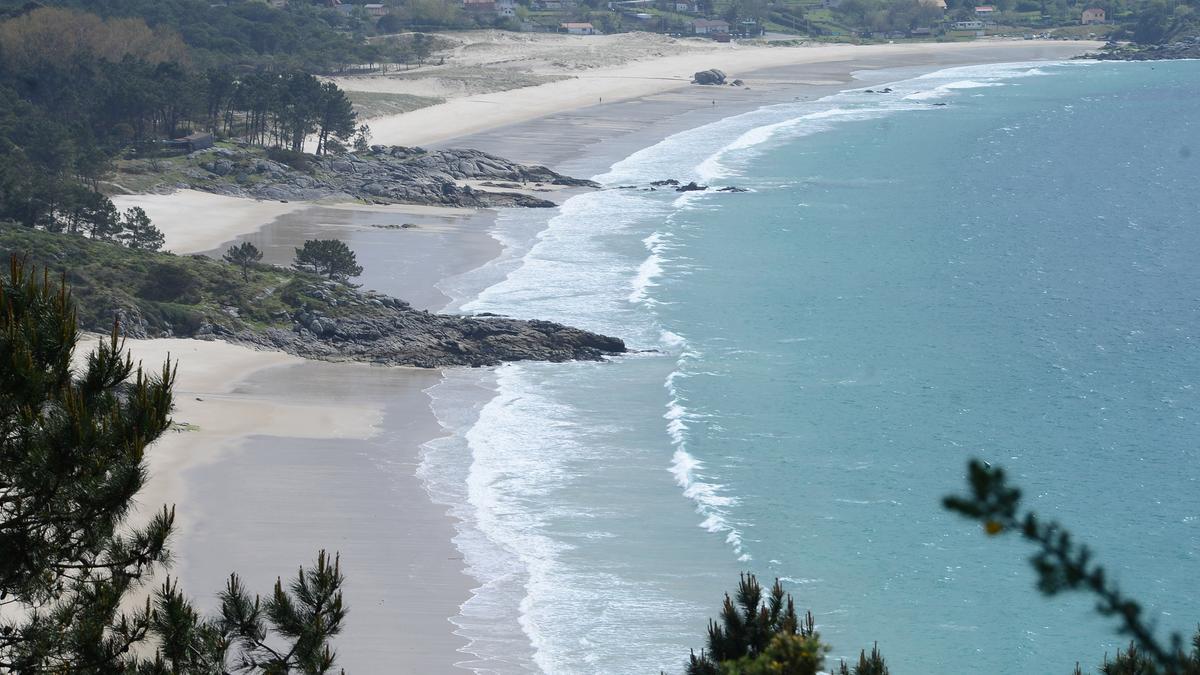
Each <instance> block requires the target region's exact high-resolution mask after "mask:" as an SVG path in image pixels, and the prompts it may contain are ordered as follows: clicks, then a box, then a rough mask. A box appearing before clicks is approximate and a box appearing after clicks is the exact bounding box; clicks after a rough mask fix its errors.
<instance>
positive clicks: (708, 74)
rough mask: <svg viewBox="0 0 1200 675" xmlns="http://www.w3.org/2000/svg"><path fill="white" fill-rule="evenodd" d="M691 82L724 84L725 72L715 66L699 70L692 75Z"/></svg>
mask: <svg viewBox="0 0 1200 675" xmlns="http://www.w3.org/2000/svg"><path fill="white" fill-rule="evenodd" d="M692 84H725V73H723V72H722V71H720V70H717V69H716V68H709V69H708V70H701V71H699V72H697V73H696V74H695V75H693V76H692Z"/></svg>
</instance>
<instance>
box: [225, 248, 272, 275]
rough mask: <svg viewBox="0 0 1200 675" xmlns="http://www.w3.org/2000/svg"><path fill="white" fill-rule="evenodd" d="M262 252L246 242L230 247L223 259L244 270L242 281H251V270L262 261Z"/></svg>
mask: <svg viewBox="0 0 1200 675" xmlns="http://www.w3.org/2000/svg"><path fill="white" fill-rule="evenodd" d="M262 257H263V254H262V251H260V250H258V247H257V246H255V245H254V244H251V243H250V242H248V241H244V242H242V243H240V244H238V245H237V246H230V247H229V249H228V250H227V251H225V255H223V256H221V258H222V259H223V260H224V261H225V262H227V263H229V264H231V265H237V266H238V267H240V268H242V280H243V281H249V280H250V268H251V267H252V266H253V265H254V264H255V263H257V262H259V261H260V260H262Z"/></svg>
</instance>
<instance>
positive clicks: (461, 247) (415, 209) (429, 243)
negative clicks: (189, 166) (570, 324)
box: [208, 205, 501, 311]
mask: <svg viewBox="0 0 1200 675" xmlns="http://www.w3.org/2000/svg"><path fill="white" fill-rule="evenodd" d="M494 218H495V213H494V212H492V211H477V210H474V209H451V208H441V207H421V206H407V205H398V206H365V205H364V206H359V205H334V206H323V205H322V206H319V205H312V206H309V207H307V208H305V209H304V210H301V211H295V212H292V213H288V214H285V215H282V216H280V217H278V218H275V219H274V220H272V221H271V222H270V223H268V224H266V225H264V226H263V227H262V228H261V229H258V230H255V231H254V232H251V233H247V234H243V235H242V236H239V237H237V238H236V239H234V240H233V241H231V242H227V243H225V244H222V246H220V247H218V248H215V249H212V250H210V251H208V254H209V255H220V253H221V251H224V250H225V249H226V248H228V247H229V246H230V245H233V244H236V243H239V242H242V241H249V242H252V243H253V244H254V245H255V246H257V247H258V248H259V250H261V251H262V252H263V262H264V263H267V264H271V265H284V266H286V265H290V264H291V263H292V260H293V259H294V258H295V254H296V248H298V247H300V246H302V245H303V244H304V241H305V240H306V239H316V238H322V239H338V240H341V241H345V242H346V243H347V244H348V245H349V246H350V248H352V249H354V251H355V254H356V256H357V258H358V264H360V265H362V267H363V274H362V276H360V277H358V278H357V279H355V280H354V281H355V283H357V284H360V285H362V287H363V289H371V290H376V291H379V292H381V293H386V294H388V295H391V296H394V297H397V298H401V299H403V300H406V301H408V302H409V303H411V304H412V305H413V306H414V307H416V308H418V309H427V310H430V311H437V310H440V309H441V308H443V307H445V306H446V305H447V304H449V303H450V301H451V298H450V297H449V296H447V295H446V294H445V293H444V292H443V291H442V290H440V289H439V288H438V286H437V284H438V282H439V281H441V280H442V279H446V278H448V277H452V276H455V275H458V274H462V273H463V272H467V271H470V270H473V269H475V268H477V267H479V266H481V265H483V264H485V263H487V262H488V261H489V260H492V259H493V258H495V257H496V256H498V255H499V254H500V251H501V247H500V244H499V243H497V242H496V240H495V239H493V238H492V237H491V235H489V234H488V229H489V227H490V225H491V223H492V221H493V219H494ZM406 225H407V226H409V227H405V226H406Z"/></svg>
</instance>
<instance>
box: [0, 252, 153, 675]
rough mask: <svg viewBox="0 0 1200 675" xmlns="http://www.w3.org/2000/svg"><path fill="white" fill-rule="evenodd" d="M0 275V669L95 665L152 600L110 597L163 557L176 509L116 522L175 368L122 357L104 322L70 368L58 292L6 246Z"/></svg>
mask: <svg viewBox="0 0 1200 675" xmlns="http://www.w3.org/2000/svg"><path fill="white" fill-rule="evenodd" d="M7 277H8V278H7V279H4V280H3V282H0V503H2V504H3V509H2V510H0V603H2V604H3V606H4V609H5V610H7V611H6V612H5V616H6V617H8V618H7V620H6V621H5V623H4V626H3V629H0V668H4V669H9V670H13V671H37V670H43V669H52V670H57V671H60V672H67V671H69V672H89V671H98V670H104V669H105V668H107V667H109V666H111V665H112V664H114V663H117V662H120V661H121V660H122V659H124V658H125V653H126V650H127V649H128V647H129V646H130V645H132V644H134V643H136V642H138V641H139V640H141V639H142V638H143V637H144V635H145V632H146V631H147V629H148V627H149V618H150V611H149V610H148V609H142V610H137V611H134V612H132V613H130V614H123V613H122V612H121V610H120V603H121V599H122V598H123V597H124V596H125V594H126V592H127V591H128V590H130V589H131V588H132V587H133V586H134V585H135V584H137V583H138V582H139V581H141V580H142V579H144V578H146V576H147V575H149V574H150V573H151V572H152V571H153V570H154V569H156V568H157V567H159V566H161V565H162V563H163V562H164V560H165V558H166V541H167V536H168V535H169V534H170V532H171V525H172V523H173V521H174V512H173V511H172V510H168V509H164V510H163V511H162V512H160V513H159V514H158V515H156V516H155V517H154V518H152V519H151V521H150V522H149V524H147V525H146V526H144V527H142V528H131V527H128V526H127V524H126V523H125V518H126V515H127V514H128V512H129V509H130V508H131V506H132V500H133V497H134V495H135V494H137V492H138V490H140V489H141V488H142V486H143V484H144V483H145V481H146V469H145V464H144V461H143V460H144V457H145V451H146V447H147V446H148V445H149V444H150V443H152V442H153V441H154V440H155V439H156V438H158V436H159V435H160V434H161V433H162V432H163V431H164V430H165V429H166V428H167V425H168V424H169V423H170V417H169V415H170V410H171V384H172V382H173V380H174V371H173V369H171V368H170V366H169V365H164V366H163V368H162V370H161V371H159V372H158V373H156V374H150V373H146V372H143V371H142V369H141V367H140V366H138V367H137V368H135V367H134V365H133V362H132V361H131V360H130V358H129V357H128V356H127V355H125V354H123V350H122V347H121V342H120V340H119V339H118V337H117V331H116V330H115V329H114V330H113V334H112V336H111V337H110V338H109V339H107V340H104V341H101V343H100V345H99V346H98V347H97V348H96V350H95V351H93V352H92V353H91V354H90V355H89V356H88V358H87V362H86V365H85V366H84V367H83V369H82V370H81V371H80V372H79V373H76V372H75V371H74V369H73V368H72V364H71V358H72V353H73V352H74V348H75V343H76V340H77V337H78V335H77V332H76V328H75V312H74V309H73V306H72V304H71V299H70V295H69V294H68V292H67V291H66V290H65V289H64V288H62V287H61V286H60V287H55V285H54V284H52V283H51V282H50V281H49V279H48V278H47V277H46V276H45V275H43V276H42V278H40V279H39V278H38V276H37V275H36V274H35V273H34V271H33V270H27V269H26V268H25V267H24V266H23V265H22V264H21V263H20V262H19V261H18V260H17V259H16V258H15V257H14V258H13V259H12V261H11V263H10V267H9V273H8V275H7Z"/></svg>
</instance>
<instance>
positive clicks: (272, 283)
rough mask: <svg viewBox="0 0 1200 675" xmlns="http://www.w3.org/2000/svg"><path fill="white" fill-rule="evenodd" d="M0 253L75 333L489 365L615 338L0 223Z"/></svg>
mask: <svg viewBox="0 0 1200 675" xmlns="http://www.w3.org/2000/svg"><path fill="white" fill-rule="evenodd" d="M0 255H3V256H4V257H6V258H7V257H8V256H10V255H15V256H16V257H17V258H18V259H22V260H25V261H27V263H28V264H31V265H34V266H36V267H37V268H40V269H45V270H47V271H48V272H49V273H50V274H52V275H55V276H57V275H58V274H63V275H65V279H66V281H67V283H68V284H69V285H70V287H71V293H72V295H73V296H74V299H75V304H76V307H77V321H78V325H79V328H80V329H82V330H88V331H97V332H109V331H111V330H112V327H113V320H114V318H116V319H118V321H119V325H120V328H121V332H122V334H124V335H126V336H127V337H131V338H158V337H187V338H200V339H210V340H216V339H219V340H224V341H227V342H234V343H240V344H247V345H254V346H259V347H267V348H270V349H278V350H282V351H285V352H288V353H291V354H295V355H297V356H302V357H306V358H311V359H322V360H328V361H340V360H354V361H367V362H372V363H380V364H387V365H403V366H419V367H424V368H433V367H439V366H490V365H496V364H499V363H502V362H505V361H573V360H590V361H595V360H600V359H602V358H604V357H605V356H606V355H610V354H620V353H623V352H625V351H626V349H625V344H624V342H622V341H621V340H619V339H617V338H613V337H608V336H605V335H599V334H597V333H592V332H589V331H585V330H580V329H578V328H571V327H569V326H563V325H560V324H556V323H552V322H549V321H536V320H521V319H512V318H508V317H502V316H493V315H480V316H458V315H448V314H434V313H431V312H427V311H423V310H418V309H414V308H413V307H411V306H410V305H409V304H408V303H407V302H404V301H403V300H398V299H396V298H392V297H389V296H386V295H383V294H380V293H376V292H373V291H362V290H360V289H358V288H355V287H353V286H351V285H349V284H346V283H344V282H340V281H331V280H328V279H325V278H322V277H319V276H316V275H314V274H311V273H308V272H304V271H300V270H294V269H287V268H282V267H275V266H270V265H254V266H253V267H252V268H251V269H249V270H247V271H246V273H245V274H243V271H242V270H241V269H239V268H237V267H235V266H233V265H230V264H228V263H225V262H223V261H220V260H215V259H213V258H209V257H206V256H202V255H194V256H176V255H172V254H170V253H151V252H148V251H136V250H131V249H128V248H125V247H124V246H121V245H119V244H115V243H111V242H104V241H95V240H92V239H88V238H85V237H82V236H77V235H69V234H57V233H50V232H42V231H37V230H32V229H29V228H25V227H21V226H18V225H15V224H6V223H0Z"/></svg>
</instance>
